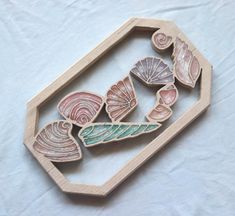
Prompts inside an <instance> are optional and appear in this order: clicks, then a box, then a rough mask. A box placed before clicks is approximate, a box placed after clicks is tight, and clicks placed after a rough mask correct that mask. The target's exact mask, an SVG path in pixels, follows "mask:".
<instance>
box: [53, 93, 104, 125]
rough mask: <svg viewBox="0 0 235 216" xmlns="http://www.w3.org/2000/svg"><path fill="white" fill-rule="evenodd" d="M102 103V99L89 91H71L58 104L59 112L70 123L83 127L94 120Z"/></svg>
mask: <svg viewBox="0 0 235 216" xmlns="http://www.w3.org/2000/svg"><path fill="white" fill-rule="evenodd" d="M103 104H104V99H103V98H102V97H101V96H99V95H96V94H94V93H91V92H73V93H71V94H69V95H67V96H65V97H64V98H63V99H62V100H61V101H60V102H59V104H58V106H57V109H58V111H59V113H60V114H61V115H62V116H63V117H64V118H65V119H66V120H67V121H70V122H71V123H73V124H75V125H77V126H79V127H83V126H84V125H86V124H88V123H91V122H93V121H94V120H95V118H96V117H97V115H98V114H99V113H100V111H101V109H102V107H103Z"/></svg>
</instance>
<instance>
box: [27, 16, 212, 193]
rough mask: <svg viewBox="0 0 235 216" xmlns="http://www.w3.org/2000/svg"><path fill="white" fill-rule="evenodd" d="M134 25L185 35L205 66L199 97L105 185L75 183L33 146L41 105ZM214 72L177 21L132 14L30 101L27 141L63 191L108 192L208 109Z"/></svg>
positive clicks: (123, 36)
mask: <svg viewBox="0 0 235 216" xmlns="http://www.w3.org/2000/svg"><path fill="white" fill-rule="evenodd" d="M134 29H137V30H152V31H153V30H159V29H160V30H162V29H164V31H167V32H168V33H170V35H173V36H180V38H182V39H183V40H184V41H185V42H186V43H187V44H188V45H189V47H190V49H191V51H192V52H193V54H194V55H195V56H196V57H197V58H198V60H199V62H200V64H201V66H202V73H201V84H200V85H201V86H200V97H199V100H198V101H197V102H196V103H195V104H194V105H193V106H192V107H191V108H190V109H189V110H188V111H186V112H185V113H184V114H183V115H182V116H181V117H180V118H178V119H177V120H176V121H175V122H173V123H172V124H171V125H170V126H169V127H167V128H166V129H165V130H164V131H163V132H162V133H161V134H160V135H159V136H158V137H156V138H155V139H154V140H153V141H152V142H150V143H149V144H148V145H147V146H146V147H145V148H144V149H143V150H142V151H141V152H140V153H139V154H137V155H136V156H135V157H134V158H133V159H132V160H130V161H129V162H128V163H127V164H126V165H125V166H124V167H123V168H122V169H121V170H119V171H118V172H117V173H116V174H115V175H114V176H112V177H111V178H110V179H109V180H108V181H107V182H105V183H104V184H103V185H85V184H79V183H77V184H75V183H71V182H69V181H68V179H66V177H65V176H64V175H63V174H62V173H61V172H60V171H59V170H58V169H57V167H56V166H55V165H54V164H53V163H52V162H51V161H50V160H48V159H47V158H45V157H44V156H43V155H41V154H39V153H37V152H36V151H35V150H34V149H33V147H32V146H33V142H34V135H35V134H36V131H37V125H38V117H39V108H40V107H41V106H42V105H43V104H45V103H46V102H47V101H48V100H50V99H51V98H52V97H53V96H54V95H55V94H57V93H58V92H59V91H60V90H61V89H63V88H64V87H65V86H67V85H68V84H69V83H70V82H71V81H72V80H73V79H75V78H77V77H78V76H79V75H81V74H82V73H83V72H85V71H86V69H87V68H88V67H90V66H91V65H93V64H94V63H95V62H96V61H97V60H98V59H100V58H101V57H102V56H103V55H104V54H105V53H107V52H108V51H109V50H110V49H111V48H112V47H114V46H115V45H116V44H118V43H119V42H120V41H121V40H122V39H124V38H125V37H126V36H127V35H128V34H129V33H130V32H132V31H133V30H134ZM211 76H212V66H211V65H210V63H209V62H208V61H207V60H206V59H205V58H204V57H203V55H202V54H201V53H200V52H199V51H198V50H197V49H196V48H195V47H194V46H193V44H192V43H191V42H190V41H189V40H188V39H187V38H186V36H185V35H184V34H183V33H182V32H181V31H180V30H179V28H178V27H177V26H176V25H175V24H174V23H173V22H171V21H162V20H155V19H145V18H131V19H129V20H128V21H127V22H126V23H124V24H123V25H122V26H121V27H120V28H119V29H118V30H116V31H115V32H114V33H113V34H111V35H110V36H109V37H108V38H107V39H105V40H104V41H103V42H102V43H101V44H99V45H98V46H97V47H96V48H94V49H93V50H92V51H91V52H90V53H88V54H87V55H86V56H85V57H84V58H82V59H81V60H79V61H78V62H77V63H76V64H74V65H73V66H72V67H71V68H69V69H68V70H67V71H66V72H65V73H64V74H62V75H61V76H60V77H59V78H58V79H56V80H55V81H54V82H53V83H52V84H50V85H49V86H48V87H46V88H45V89H44V90H43V91H42V92H40V93H39V94H38V95H37V96H35V97H34V98H33V99H31V100H30V101H29V102H28V103H27V116H26V128H25V136H24V144H25V145H26V146H27V148H28V149H29V151H30V152H31V153H32V154H33V156H34V157H35V158H36V159H37V160H38V162H39V163H40V164H41V166H42V167H43V169H44V170H45V171H46V172H47V173H48V175H49V176H50V177H51V178H52V179H53V180H54V181H55V183H56V184H57V185H58V186H59V188H60V189H61V190H62V191H64V192H67V193H75V194H86V195H94V196H106V195H107V194H108V193H110V192H111V191H112V190H113V189H114V188H116V187H117V186H118V185H119V184H120V183H121V182H123V181H124V180H125V179H126V178H127V177H128V176H129V175H131V174H132V173H133V172H134V171H135V170H136V169H138V168H139V167H140V166H141V165H143V164H144V163H145V162H146V161H148V159H149V158H151V157H152V156H153V155H154V154H155V153H156V152H158V151H159V150H160V149H161V148H162V147H163V146H165V145H166V144H167V143H168V142H169V141H170V140H172V139H173V138H174V137H175V136H176V135H177V134H178V133H179V132H181V131H182V130H183V129H184V128H185V127H186V126H187V125H189V124H190V123H191V122H192V121H193V120H194V119H195V118H197V117H198V116H199V115H200V114H201V113H202V112H203V111H204V110H206V108H207V107H208V106H209V105H210V99H211Z"/></svg>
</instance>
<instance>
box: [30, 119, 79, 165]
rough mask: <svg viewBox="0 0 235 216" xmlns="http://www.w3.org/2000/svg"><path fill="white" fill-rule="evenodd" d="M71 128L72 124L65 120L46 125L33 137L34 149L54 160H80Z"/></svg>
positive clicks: (77, 146)
mask: <svg viewBox="0 0 235 216" xmlns="http://www.w3.org/2000/svg"><path fill="white" fill-rule="evenodd" d="M71 130H72V124H71V123H70V122H67V121H56V122H53V123H50V124H48V125H46V126H45V127H44V128H43V129H42V130H40V131H39V132H38V134H37V135H36V137H35V142H34V144H33V148H34V150H36V151H37V152H39V153H41V154H43V155H44V156H45V157H47V158H48V159H49V160H51V161H54V162H69V161H76V160H80V159H81V158H82V153H81V149H80V147H79V145H78V144H77V142H76V140H75V139H74V138H73V137H72V135H71Z"/></svg>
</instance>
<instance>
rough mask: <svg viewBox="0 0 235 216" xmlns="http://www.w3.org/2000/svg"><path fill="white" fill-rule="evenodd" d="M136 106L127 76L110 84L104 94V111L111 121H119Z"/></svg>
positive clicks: (133, 92)
mask: <svg viewBox="0 0 235 216" xmlns="http://www.w3.org/2000/svg"><path fill="white" fill-rule="evenodd" d="M136 106H137V98H136V94H135V89H134V86H133V83H132V81H131V78H130V77H129V76H127V77H125V78H124V79H123V80H120V81H119V82H117V83H116V84H114V85H112V86H111V87H110V89H109V90H108V92H107V94H106V112H107V113H108V115H109V117H110V119H111V120H112V122H119V121H121V120H122V119H123V118H125V117H126V116H127V115H128V114H129V113H130V112H131V111H133V110H134V109H135V107H136Z"/></svg>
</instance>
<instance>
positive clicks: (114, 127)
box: [78, 122, 161, 147]
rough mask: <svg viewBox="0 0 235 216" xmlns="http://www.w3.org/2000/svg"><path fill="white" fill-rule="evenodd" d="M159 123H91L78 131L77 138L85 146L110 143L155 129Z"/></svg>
mask: <svg viewBox="0 0 235 216" xmlns="http://www.w3.org/2000/svg"><path fill="white" fill-rule="evenodd" d="M160 126H161V124H159V123H146V122H144V123H127V122H119V123H109V122H102V123H92V124H90V125H88V126H85V127H84V128H82V129H81V130H80V131H79V134H78V136H79V138H80V139H81V140H82V141H83V143H84V145H85V146H86V147H91V146H95V145H99V144H104V143H110V142H114V141H119V140H124V139H128V138H131V137H137V136H139V135H142V134H146V133H150V132H152V131H155V130H157V129H158V128H159V127H160Z"/></svg>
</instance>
